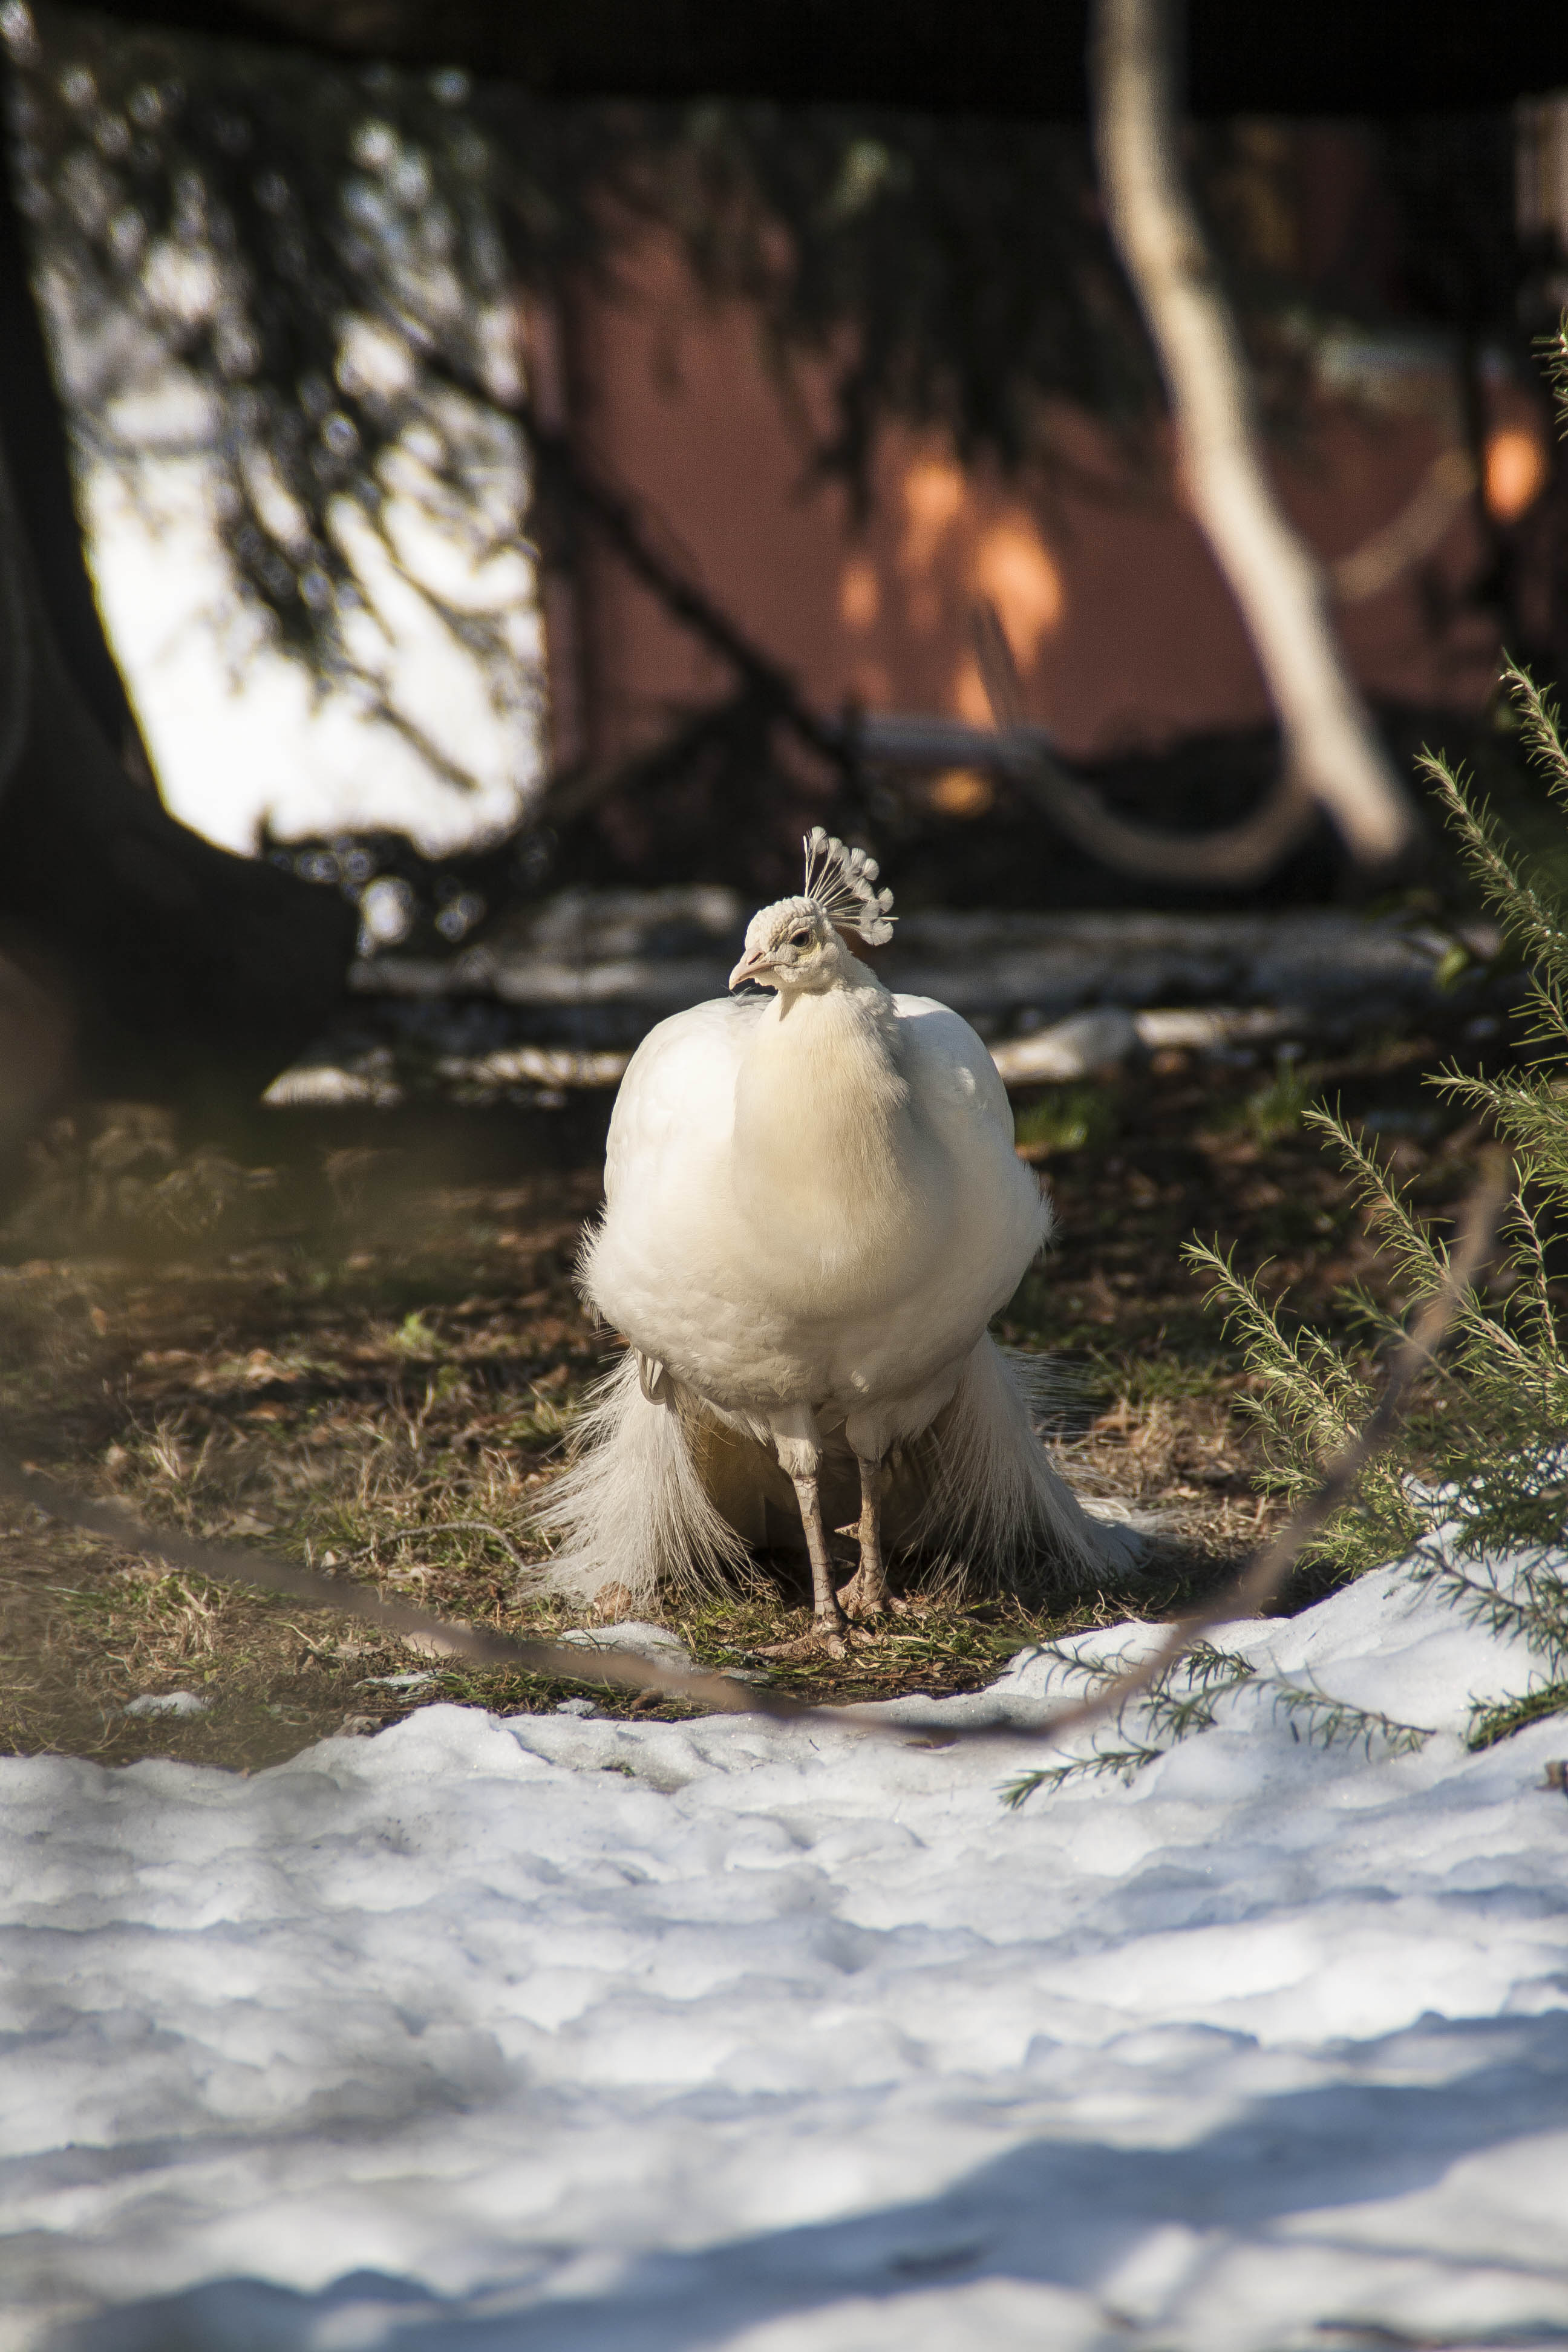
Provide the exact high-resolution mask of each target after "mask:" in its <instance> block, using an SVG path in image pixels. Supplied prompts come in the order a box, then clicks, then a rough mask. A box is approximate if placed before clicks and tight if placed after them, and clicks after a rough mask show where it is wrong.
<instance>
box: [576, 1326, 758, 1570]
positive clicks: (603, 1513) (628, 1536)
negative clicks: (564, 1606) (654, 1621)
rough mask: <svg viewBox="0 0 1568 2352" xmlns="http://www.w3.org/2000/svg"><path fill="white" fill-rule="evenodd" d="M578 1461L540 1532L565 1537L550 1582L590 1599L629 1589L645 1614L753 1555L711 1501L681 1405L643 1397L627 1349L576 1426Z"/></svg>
mask: <svg viewBox="0 0 1568 2352" xmlns="http://www.w3.org/2000/svg"><path fill="white" fill-rule="evenodd" d="M576 1437H577V1449H578V1450H577V1455H576V1459H575V1460H574V1462H573V1464H572V1466H571V1468H570V1469H569V1470H568V1471H567V1472H566V1474H565V1475H564V1477H563V1478H562V1479H561V1480H560V1481H559V1482H558V1483H557V1485H556V1486H554V1487H553V1488H552V1492H551V1496H550V1499H549V1502H548V1503H547V1505H546V1506H545V1507H544V1509H543V1510H542V1512H541V1513H540V1516H539V1520H538V1525H539V1527H540V1528H541V1529H542V1532H543V1533H544V1534H545V1535H546V1536H556V1537H560V1538H563V1541H562V1545H561V1549H560V1550H559V1551H557V1552H556V1554H555V1555H554V1557H553V1559H552V1560H551V1562H550V1566H549V1569H548V1570H547V1577H548V1580H549V1581H550V1582H551V1583H552V1584H553V1585H555V1586H556V1587H557V1588H558V1589H560V1590H561V1591H569V1592H575V1593H579V1594H581V1595H582V1596H583V1597H584V1599H589V1600H591V1599H592V1597H593V1595H594V1594H595V1592H597V1591H599V1590H600V1588H601V1587H602V1586H604V1585H606V1584H612V1583H615V1584H624V1585H625V1586H626V1591H628V1593H629V1594H630V1595H631V1598H632V1601H633V1602H634V1603H635V1604H636V1606H637V1607H638V1608H646V1607H647V1606H648V1605H650V1604H651V1602H652V1601H654V1599H655V1597H656V1596H657V1594H658V1591H659V1590H660V1588H661V1587H665V1588H668V1586H670V1585H685V1586H688V1587H689V1586H691V1585H693V1584H698V1585H704V1584H715V1583H719V1582H721V1581H722V1580H724V1579H725V1578H726V1577H727V1576H728V1577H730V1578H734V1577H737V1576H739V1575H742V1574H743V1573H744V1571H745V1569H746V1566H747V1562H748V1559H749V1555H748V1553H747V1551H746V1548H745V1546H744V1544H743V1543H742V1541H741V1538H739V1536H737V1535H736V1534H735V1533H734V1531H733V1529H732V1528H729V1527H727V1526H726V1525H725V1523H724V1521H723V1520H722V1519H721V1517H720V1516H719V1514H718V1512H717V1511H716V1510H715V1509H714V1507H713V1506H712V1504H711V1503H710V1501H709V1499H708V1496H707V1493H706V1491H705V1489H704V1487H703V1485H702V1481H701V1478H700V1476H699V1475H698V1471H697V1465H696V1463H695V1462H694V1461H693V1459H692V1454H691V1448H690V1445H689V1443H688V1439H687V1432H686V1425H685V1416H684V1414H683V1413H682V1412H681V1410H680V1408H679V1404H678V1403H676V1402H668V1401H667V1400H666V1398H665V1397H663V1396H661V1397H660V1398H659V1399H658V1400H657V1401H656V1400H653V1399H650V1398H649V1397H647V1395H645V1394H644V1391H643V1385H642V1380H641V1377H640V1373H639V1370H638V1363H637V1351H636V1349H632V1348H628V1349H626V1353H625V1355H624V1356H623V1357H622V1358H621V1360H620V1362H619V1363H618V1364H617V1365H616V1367H615V1370H613V1371H611V1372H609V1373H608V1374H607V1375H606V1376H605V1379H604V1380H602V1381H599V1382H598V1384H597V1386H596V1387H595V1390H594V1391H593V1394H592V1399H591V1402H590V1403H589V1406H588V1409H587V1411H586V1412H584V1416H583V1419H582V1420H581V1422H580V1423H578V1425H577V1432H576Z"/></svg>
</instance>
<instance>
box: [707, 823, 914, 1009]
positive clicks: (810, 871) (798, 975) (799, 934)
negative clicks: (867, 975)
mask: <svg viewBox="0 0 1568 2352" xmlns="http://www.w3.org/2000/svg"><path fill="white" fill-rule="evenodd" d="M804 847H805V893H804V895H803V896H802V897H800V898H780V899H779V900H778V901H777V902H776V903H775V904H774V905H773V906H772V907H763V908H761V909H760V911H759V912H758V913H756V914H754V915H753V916H752V919H751V921H750V922H749V923H748V924H747V926H746V947H745V952H744V954H743V955H742V958H741V961H740V962H739V963H738V964H737V965H736V966H735V969H734V971H732V972H731V974H730V985H731V988H739V987H740V985H741V982H742V981H744V980H751V981H755V982H757V983H758V985H759V986H761V987H763V988H776V989H779V990H782V991H785V992H793V991H795V990H798V989H808V990H814V991H815V990H820V989H825V988H832V987H834V986H835V985H838V986H842V985H843V984H844V982H846V981H847V980H848V979H849V978H850V976H851V974H852V972H853V971H854V969H855V959H854V958H853V957H852V956H851V955H850V954H849V953H848V951H847V949H846V947H845V945H844V942H843V940H841V939H840V938H839V936H838V933H839V929H840V928H842V929H845V930H854V931H858V933H859V935H860V937H861V939H863V940H866V941H867V943H868V945H869V946H872V947H880V946H882V945H883V944H884V943H885V942H886V941H887V940H890V939H891V938H892V936H893V924H894V921H895V920H896V918H895V917H894V915H893V913H892V911H891V909H892V904H893V894H892V892H891V891H890V890H879V889H878V887H877V861H876V859H875V858H874V857H868V856H867V855H866V853H865V851H864V850H863V849H848V848H847V847H846V846H845V845H844V843H843V842H841V841H837V840H835V839H834V838H833V837H832V836H831V835H828V834H826V833H825V832H824V831H823V829H822V827H821V826H820V825H814V826H813V828H812V830H811V832H810V833H809V834H808V835H807V836H806V838H805V844H804Z"/></svg>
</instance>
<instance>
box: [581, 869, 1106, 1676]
mask: <svg viewBox="0 0 1568 2352" xmlns="http://www.w3.org/2000/svg"><path fill="white" fill-rule="evenodd" d="M876 881H877V869H876V866H874V865H873V864H871V862H870V861H869V860H868V859H866V858H865V857H864V856H863V855H862V854H861V853H860V852H858V851H850V850H846V849H845V848H844V846H843V845H842V844H840V843H838V842H837V841H829V840H828V839H827V838H826V835H822V834H821V833H820V831H819V832H818V833H816V834H814V835H813V836H812V837H811V840H810V842H809V843H808V844H807V874H806V890H805V895H803V896H802V897H800V898H787V899H784V900H781V901H780V902H779V903H778V904H777V905H775V906H773V907H767V908H763V910H762V911H761V912H760V913H759V914H758V915H756V916H755V917H753V919H752V923H751V925H750V927H749V929H748V930H747V934H746V949H745V953H744V954H743V955H742V959H741V961H740V962H739V963H738V964H737V965H736V967H735V970H734V971H733V972H732V973H731V990H733V989H735V988H736V987H738V986H739V985H740V984H741V983H742V982H745V981H748V980H749V981H753V982H760V983H761V984H762V986H763V988H765V989H767V990H768V991H770V992H771V993H769V994H768V995H765V996H757V995H752V996H749V997H737V996H734V995H731V996H730V997H729V998H727V999H721V1000H720V1001H718V1002H716V1003H708V1004H701V1005H698V1006H697V1007H695V1008H694V1009H693V1010H692V1011H690V1012H688V1013H677V1014H676V1015H674V1016H673V1018H671V1019H669V1020H667V1021H664V1022H661V1023H660V1024H659V1025H658V1027H657V1028H656V1029H654V1030H653V1031H652V1032H651V1033H650V1034H649V1035H648V1036H647V1039H646V1040H645V1041H644V1043H643V1045H642V1046H641V1047H640V1048H639V1050H638V1052H637V1054H636V1055H635V1056H634V1057H633V1060H632V1062H631V1065H630V1066H629V1067H628V1069H627V1071H626V1076H625V1078H624V1079H623V1081H622V1083H621V1088H620V1092H619V1095H618V1097H617V1099H616V1107H615V1111H614V1115H613V1118H612V1119H611V1124H610V1134H609V1142H608V1149H607V1153H606V1159H605V1213H604V1216H603V1219H602V1221H601V1223H600V1224H599V1226H598V1228H597V1230H596V1231H595V1233H594V1234H592V1236H591V1237H590V1239H589V1241H588V1242H587V1244H586V1246H585V1248H584V1257H583V1265H582V1285H583V1288H584V1293H585V1295H586V1297H587V1298H588V1299H589V1301H590V1302H591V1303H592V1305H593V1306H594V1307H595V1308H596V1310H597V1311H598V1313H599V1314H600V1316H601V1317H602V1318H604V1319H605V1321H606V1322H607V1323H609V1324H611V1325H613V1326H614V1327H615V1328H616V1329H617V1330H619V1331H621V1332H622V1333H624V1334H625V1336H626V1339H627V1340H628V1342H629V1347H628V1349H627V1354H626V1360H625V1361H624V1362H623V1363H622V1365H621V1366H620V1367H619V1368H618V1370H616V1372H615V1373H614V1374H612V1375H611V1377H610V1380H609V1381H607V1382H606V1383H605V1388H604V1390H603V1391H602V1393H601V1396H600V1398H599V1400H598V1402H597V1404H596V1406H595V1410H594V1412H592V1413H591V1414H590V1416H589V1419H588V1422H587V1424H586V1427H585V1430H584V1446H583V1449H582V1451H581V1453H580V1454H579V1458H578V1460H577V1462H576V1464H575V1465H574V1468H573V1469H572V1470H571V1471H570V1472H569V1473H568V1474H567V1476H566V1477H565V1479H564V1480H563V1482H562V1485H561V1486H560V1487H559V1488H558V1489H557V1492H556V1496H555V1498H554V1500H553V1504H552V1509H551V1511H550V1513H549V1515H548V1523H549V1524H551V1525H552V1527H553V1528H554V1530H555V1532H556V1533H557V1534H558V1535H559V1536H560V1537H561V1538H563V1544H562V1549H561V1550H560V1552H559V1554H558V1556H557V1559H556V1562H555V1570H556V1574H557V1576H558V1577H560V1578H561V1579H562V1580H563V1581H565V1582H567V1583H569V1584H573V1585H575V1586H576V1587H577V1588H578V1589H580V1590H588V1591H591V1590H593V1589H594V1588H595V1586H597V1585H600V1584H602V1583H604V1582H605V1581H607V1580H611V1579H614V1580H616V1581H617V1582H619V1583H622V1584H624V1585H625V1586H626V1587H627V1589H628V1591H629V1592H630V1594H631V1595H632V1597H633V1598H634V1600H636V1601H648V1600H651V1598H652V1594H653V1591H654V1590H655V1589H656V1588H657V1587H658V1585H659V1584H660V1583H662V1582H668V1581H670V1580H674V1581H680V1580H689V1579H691V1578H692V1577H693V1576H701V1575H703V1574H704V1573H711V1572H714V1571H719V1572H721V1571H722V1570H724V1569H725V1568H727V1567H731V1568H732V1567H737V1566H740V1565H741V1564H742V1562H743V1561H744V1559H746V1557H747V1553H748V1549H749V1548H751V1547H754V1546H760V1545H772V1544H775V1543H779V1542H784V1543H787V1542H789V1541H790V1540H792V1539H793V1540H794V1541H795V1543H796V1544H798V1543H799V1542H800V1541H801V1540H802V1538H803V1537H804V1539H805V1546H806V1549H807V1550H808V1552H809V1553H810V1555H811V1559H812V1567H813V1577H814V1587H815V1590H816V1617H817V1626H818V1630H819V1633H820V1634H821V1636H822V1637H823V1638H824V1639H825V1640H826V1641H827V1642H828V1643H830V1644H835V1643H837V1638H838V1636H839V1635H840V1634H841V1632H842V1626H843V1610H842V1604H841V1601H840V1599H839V1597H838V1595H837V1592H836V1591H835V1587H834V1582H833V1574H832V1569H831V1565H830V1549H829V1545H828V1542H827V1535H826V1528H827V1526H828V1525H832V1524H836V1523H837V1513H838V1510H839V1509H840V1508H841V1507H846V1506H847V1507H849V1509H850V1511H851V1515H854V1513H855V1512H856V1511H857V1510H858V1534H859V1537H860V1549H861V1565H860V1570H859V1572H858V1576H857V1578H856V1579H855V1580H854V1583H853V1585H852V1586H851V1587H850V1588H848V1589H847V1598H848V1600H849V1601H850V1603H851V1605H852V1606H856V1607H858V1609H860V1610H866V1611H874V1610H875V1609H876V1608H878V1607H879V1606H880V1605H881V1603H882V1601H883V1600H884V1598H885V1594H886V1580H885V1569H884V1549H885V1547H886V1545H887V1544H889V1542H890V1543H898V1544H908V1545H910V1547H911V1548H912V1549H916V1550H918V1551H919V1552H921V1554H922V1555H923V1556H924V1557H925V1558H926V1559H928V1561H930V1562H932V1563H935V1564H937V1565H939V1566H942V1567H945V1568H946V1569H947V1570H948V1571H949V1572H950V1573H953V1574H962V1575H964V1576H966V1577H967V1578H971V1579H984V1580H988V1581H993V1582H996V1581H1008V1580H1016V1578H1017V1577H1018V1575H1019V1574H1020V1572H1021V1571H1023V1570H1025V1569H1026V1566H1027V1565H1028V1564H1030V1563H1033V1564H1035V1565H1036V1566H1039V1564H1040V1563H1042V1562H1044V1563H1046V1564H1047V1566H1048V1565H1051V1564H1054V1565H1055V1567H1056V1569H1057V1571H1058V1574H1060V1573H1061V1572H1063V1571H1068V1572H1076V1573H1079V1574H1081V1573H1082V1572H1084V1571H1085V1570H1090V1569H1092V1567H1093V1566H1094V1565H1095V1563H1096V1562H1097V1560H1099V1559H1102V1557H1103V1550H1104V1538H1103V1534H1102V1531H1101V1530H1100V1529H1099V1528H1096V1527H1095V1526H1094V1524H1093V1523H1092V1522H1091V1521H1089V1519H1088V1518H1087V1517H1085V1515H1084V1513H1083V1512H1082V1510H1081V1508H1080V1507H1079V1505H1078V1504H1077V1502H1076V1500H1075V1499H1074V1497H1073V1496H1072V1495H1071V1494H1070V1492H1069V1490H1068V1488H1067V1487H1066V1486H1065V1485H1064V1484H1063V1482H1062V1481H1061V1479H1060V1478H1059V1477H1058V1475H1057V1474H1056V1473H1055V1472H1054V1470H1053V1469H1052V1468H1051V1465H1049V1463H1048V1461H1047V1457H1046V1455H1045V1454H1044V1452H1043V1450H1042V1448H1041V1446H1040V1444H1039V1441H1038V1439H1037V1436H1036V1434H1035V1431H1034V1427H1033V1423H1032V1418H1031V1414H1030V1411H1029V1403H1028V1400H1027V1398H1026V1394H1025V1392H1024V1390H1023V1388H1022V1386H1021V1385H1020V1381H1019V1380H1018V1377H1017V1376H1016V1372H1015V1370H1014V1369H1013V1368H1012V1367H1011V1366H1010V1365H1009V1364H1008V1363H1007V1362H1006V1361H1005V1360H1004V1358H1003V1357H1002V1356H1001V1354H1000V1353H999V1351H998V1350H997V1349H996V1348H995V1346H994V1342H993V1341H992V1340H991V1339H990V1338H989V1336H988V1334H987V1329H986V1327H987V1325H988V1323H989V1321H990V1319H991V1318H992V1317H993V1316H994V1314H995V1313H996V1312H997V1310H998V1308H1000V1307H1002V1306H1004V1305H1005V1302H1006V1300H1007V1299H1008V1298H1009V1297H1011V1295H1012V1293H1013V1291H1014V1290H1015V1289H1016V1286H1017V1284H1018V1281H1019V1279H1020V1277H1021V1276H1022V1275H1023V1273H1024V1271H1025V1269H1026V1267H1027V1266H1028V1265H1029V1264H1030V1262H1031V1260H1032V1259H1033V1258H1034V1257H1035V1256H1036V1255H1037V1253H1038V1251H1039V1250H1040V1249H1041V1247H1042V1246H1043V1244H1044V1243H1045V1241H1046V1239H1047V1235H1048V1234H1049V1231H1050V1224H1051V1213H1050V1210H1049V1207H1048V1205H1047V1202H1046V1201H1045V1200H1044V1199H1043V1197H1042V1195H1041V1192H1040V1189H1039V1185H1038V1183H1037V1180H1036V1178H1035V1176H1034V1174H1033V1172H1032V1171H1030V1170H1029V1169H1028V1168H1027V1167H1026V1166H1025V1165H1024V1164H1023V1163H1022V1162H1021V1161H1020V1160H1018V1158H1017V1156H1016V1152H1015V1150H1014V1142H1013V1118H1012V1110H1011V1108H1010V1106H1009V1104H1008V1100H1007V1096H1006V1092H1005V1088H1004V1087H1003V1084H1002V1081H1001V1079H1000V1077H999V1076H998V1075H997V1072H996V1069H995V1066H994V1063H993V1062H992V1060H991V1057H990V1055H988V1054H987V1052H986V1050H985V1047H984V1045H983V1044H982V1042H981V1040H980V1038H979V1037H978V1036H977V1035H976V1034H975V1033H974V1032H973V1029H971V1028H970V1026H969V1025H968V1024H967V1023H966V1022H964V1021H963V1020H962V1019H960V1017H959V1016H958V1014H956V1013H952V1012H950V1011H949V1010H948V1009H947V1007H946V1006H944V1005H942V1004H938V1003H933V1002H932V1001H931V999H930V998H927V997H918V996H897V995H893V994H890V993H889V991H888V990H887V989H886V988H884V987H883V985H882V983H881V982H880V981H879V979H878V978H877V977H876V975H875V973H874V972H872V971H870V970H869V969H868V966H867V965H866V964H865V963H863V962H862V961H860V960H859V959H858V957H857V956H855V955H854V954H853V953H852V952H851V950H850V949H849V947H848V945H847V941H846V940H845V939H844V938H843V936H842V935H841V927H847V926H848V925H850V924H853V925H854V926H855V928H857V929H858V930H859V931H860V933H861V936H862V937H867V938H869V939H871V940H878V939H885V938H887V937H889V936H890V929H891V918H890V915H889V908H890V905H891V897H890V893H889V892H887V891H886V890H880V891H879V890H878V889H876V887H875V885H876ZM856 1486H858V1489H859V1493H858V1503H856V1502H854V1501H852V1500H851V1498H852V1496H854V1490H855V1487H856ZM825 1504H826V1506H827V1517H826V1520H825V1517H824V1506H825Z"/></svg>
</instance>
